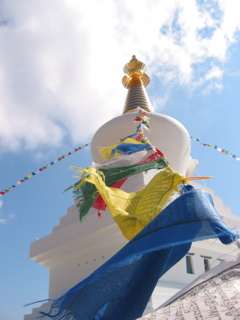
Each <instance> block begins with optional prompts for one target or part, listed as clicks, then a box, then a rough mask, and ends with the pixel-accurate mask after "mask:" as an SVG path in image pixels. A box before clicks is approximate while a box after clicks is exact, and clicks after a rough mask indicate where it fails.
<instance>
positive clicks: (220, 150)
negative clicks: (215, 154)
mask: <svg viewBox="0 0 240 320" xmlns="http://www.w3.org/2000/svg"><path fill="white" fill-rule="evenodd" d="M190 138H191V139H192V140H195V141H197V142H199V143H200V144H201V145H202V146H204V147H210V148H212V149H215V150H217V151H219V152H221V153H224V154H226V155H228V156H229V157H232V158H233V159H235V160H237V161H240V158H239V157H237V156H236V155H235V154H233V153H231V152H229V151H227V150H225V149H222V148H219V147H218V146H217V145H214V144H208V143H203V142H201V141H200V140H199V139H196V138H193V137H190Z"/></svg>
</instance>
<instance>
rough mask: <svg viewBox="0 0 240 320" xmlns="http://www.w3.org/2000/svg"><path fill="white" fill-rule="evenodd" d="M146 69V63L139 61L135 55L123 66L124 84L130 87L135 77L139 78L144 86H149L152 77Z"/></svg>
mask: <svg viewBox="0 0 240 320" xmlns="http://www.w3.org/2000/svg"><path fill="white" fill-rule="evenodd" d="M146 70H147V67H146V65H145V64H144V63H143V62H141V61H139V60H138V59H137V58H136V56H135V55H133V56H132V59H131V60H130V61H129V62H128V63H127V64H125V66H124V68H123V72H124V73H125V76H124V77H123V79H122V84H123V86H124V87H125V88H127V89H128V88H129V83H130V80H131V79H133V78H138V79H140V80H141V81H142V84H143V85H144V87H147V86H148V84H149V83H150V78H149V76H148V75H147V74H146V73H145V71H146Z"/></svg>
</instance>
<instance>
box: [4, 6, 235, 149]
mask: <svg viewBox="0 0 240 320" xmlns="http://www.w3.org/2000/svg"><path fill="white" fill-rule="evenodd" d="M239 11H240V3H239V1H238V0H235V1H234V0H232V1H229V0H217V1H216V0H212V1H211V0H209V1H201V0H199V1H188V0H180V1H179V0H169V1H156V0H155V1H151V2H149V1H147V0H143V1H138V0H133V1H127V0H120V1H119V0H115V1H114V0H103V1H97V0H90V1H86V2H79V1H77V0H63V1H58V0H53V1H51V2H49V1H47V0H36V1H30V0H21V1H19V0H11V1H7V0H5V1H3V2H2V8H1V17H0V45H1V53H0V145H1V149H2V150H6V151H8V150H18V149H19V148H26V149H35V148H36V147H38V148H39V147H40V146H43V145H44V146H48V147H51V146H59V145H61V143H62V141H63V140H64V138H65V137H70V138H71V139H72V141H73V143H79V142H80V141H81V142H86V141H87V140H88V139H89V137H91V135H92V134H93V133H94V132H95V130H96V128H98V127H99V126H100V125H101V124H102V123H103V122H104V121H106V120H107V119H110V118H112V117H113V116H115V115H119V113H120V112H121V110H122V107H123V104H124V97H125V94H126V91H125V89H124V88H123V87H121V84H120V82H121V78H122V76H123V73H122V67H123V65H124V64H125V63H126V62H128V61H129V60H130V58H131V55H132V54H136V55H137V57H138V58H139V59H141V60H142V61H144V62H145V63H146V64H147V66H148V69H149V74H150V75H151V74H153V73H154V74H155V75H156V76H157V77H159V78H161V79H164V81H165V83H166V84H167V83H169V84H170V83H171V84H172V83H173V82H178V83H181V84H182V85H185V86H189V87H191V86H196V85H200V86H204V85H205V84H206V83H209V81H210V80H211V86H212V87H216V86H217V87H218V88H220V87H221V78H222V76H223V70H222V65H223V64H224V62H225V61H226V60H227V57H228V49H229V47H230V46H231V45H232V44H233V43H235V42H236V41H237V38H236V34H237V31H238V30H239V28H240V20H239V18H238V12H239ZM206 61H207V63H205V62H206ZM209 68H210V69H209ZM211 68H212V69H211ZM214 68H215V69H214ZM159 70H160V71H159ZM197 79H198V80H199V79H201V81H197ZM207 86H208V85H207ZM208 87H209V86H208ZM157 99H158V97H155V100H156V101H157ZM160 99H161V101H162V97H161V98H160ZM87 142H88V141H87Z"/></svg>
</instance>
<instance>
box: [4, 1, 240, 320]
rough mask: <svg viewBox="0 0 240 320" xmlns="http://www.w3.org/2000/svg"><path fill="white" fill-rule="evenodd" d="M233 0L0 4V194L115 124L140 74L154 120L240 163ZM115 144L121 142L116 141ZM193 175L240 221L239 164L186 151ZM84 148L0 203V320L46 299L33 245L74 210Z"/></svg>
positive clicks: (199, 150) (44, 274) (239, 48)
mask: <svg viewBox="0 0 240 320" xmlns="http://www.w3.org/2000/svg"><path fill="white" fill-rule="evenodd" d="M239 11H240V2H239V1H238V0H205V1H204V0H201V1H200V0H199V1H195V0H168V1H165V0H131V1H127V0H101V1H97V0H88V1H81V0H80V1H79V0H78V1H77V0H52V1H47V0H1V3H0V191H2V190H4V189H6V188H8V187H9V186H11V185H14V184H16V182H17V181H19V180H20V179H23V178H24V177H26V176H27V174H29V173H32V172H37V171H38V169H39V168H42V167H43V166H45V165H47V164H49V163H51V162H52V161H54V160H56V159H58V158H59V157H61V156H62V155H64V154H66V153H68V152H72V151H73V150H74V148H77V147H79V146H82V145H85V144H89V143H90V142H91V139H92V136H93V134H94V132H95V131H96V130H97V129H98V128H99V127H100V126H101V125H103V124H104V123H105V122H106V121H108V120H110V119H112V118H113V117H115V116H118V115H121V113H122V110H123V105H124V101H125V98H126V94H127V90H126V89H125V88H124V87H123V86H122V85H121V79H122V77H123V75H124V74H123V66H124V65H125V64H126V63H127V62H128V61H129V60H130V59H131V57H132V55H133V54H134V55H136V56H137V58H138V59H139V60H141V61H143V62H144V63H145V64H146V65H147V68H148V69H147V74H148V75H149V76H150V78H151V83H150V85H149V86H148V88H147V92H148V95H149V98H150V100H151V102H152V104H153V106H154V110H155V112H158V113H162V114H166V115H169V116H171V117H173V118H175V119H177V120H178V121H180V122H181V123H182V124H183V125H184V126H185V127H186V129H187V130H188V132H189V134H190V135H191V136H192V137H194V138H197V139H199V140H200V141H201V142H203V143H206V144H213V145H217V147H218V148H221V149H224V150H227V151H229V153H233V154H235V155H236V156H237V157H240V144H239V140H240V139H239V138H240V133H239V119H240V108H239V101H240V90H239V88H240V86H239V83H240V59H239V57H240V19H239ZM119 138H122V137H119ZM191 155H192V157H193V158H195V159H198V160H199V163H200V164H199V167H198V169H197V172H196V175H198V176H212V177H213V178H212V179H210V180H207V181H205V182H203V183H204V184H205V185H206V186H208V187H210V188H212V189H214V192H215V194H216V195H217V196H219V197H220V198H222V200H223V202H224V204H225V205H226V206H228V207H230V208H231V209H232V213H233V214H234V215H237V216H239V217H240V205H239V199H238V193H239V192H238V188H239V185H238V182H239V179H240V161H237V160H236V159H234V158H232V157H230V156H229V155H227V154H224V153H221V152H219V151H217V150H215V149H213V148H210V147H208V146H203V145H201V144H200V143H199V142H197V141H195V140H192V151H191ZM91 161H92V160H91V152H90V147H89V146H86V147H85V148H83V149H81V150H79V151H78V152H75V153H73V154H72V155H70V156H68V157H66V158H64V159H62V160H61V161H57V162H56V163H55V164H54V165H52V166H51V167H49V168H47V169H46V170H44V171H42V172H40V173H39V174H36V175H35V176H34V177H33V178H31V179H28V180H27V181H25V182H24V183H22V184H20V185H17V187H16V188H14V189H13V190H12V191H9V192H8V193H7V194H5V195H3V196H2V197H0V257H1V263H0V274H1V276H0V310H1V319H3V320H5V319H6V320H19V319H23V315H24V314H28V313H30V312H31V309H32V307H26V308H24V307H23V305H24V304H26V303H30V302H34V301H36V300H42V299H45V298H47V297H48V279H49V273H48V270H47V269H45V268H44V267H43V266H40V265H36V263H35V261H32V260H29V249H30V243H31V242H33V241H35V239H36V238H41V237H44V236H46V235H47V234H49V233H51V230H52V228H53V227H54V226H56V225H58V224H59V219H60V218H61V217H62V216H64V215H65V214H66V212H67V208H68V207H69V206H71V205H72V204H73V197H72V194H71V192H63V191H64V190H65V189H66V188H67V187H68V186H70V185H71V184H73V183H74V182H75V178H74V177H73V175H74V172H72V170H71V169H70V166H71V165H73V166H77V167H82V168H85V167H86V166H88V165H91Z"/></svg>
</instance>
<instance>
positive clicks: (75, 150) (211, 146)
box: [0, 136, 240, 197]
mask: <svg viewBox="0 0 240 320" xmlns="http://www.w3.org/2000/svg"><path fill="white" fill-rule="evenodd" d="M190 138H191V139H192V140H195V141H197V142H199V143H200V144H201V145H202V146H204V147H210V148H212V149H215V150H217V151H219V152H221V153H224V154H226V155H228V156H229V157H232V158H233V159H235V160H237V161H240V158H239V157H237V156H236V155H235V154H233V153H231V152H228V151H227V150H225V149H222V148H219V147H218V146H217V145H214V144H208V143H203V142H201V141H200V140H199V139H197V138H194V137H191V136H190ZM89 144H91V143H87V144H85V145H83V146H81V147H78V148H75V149H74V150H73V151H72V152H68V153H66V154H64V155H63V156H61V157H59V158H57V159H56V160H54V161H52V162H50V163H49V164H47V165H45V166H43V167H41V168H40V169H38V171H36V172H32V173H29V174H27V175H26V176H25V177H23V178H22V179H21V180H19V181H17V182H16V184H13V185H12V186H11V187H8V188H6V189H4V190H3V191H0V197H2V196H3V195H5V194H6V193H8V192H9V191H11V190H13V189H14V188H16V187H17V186H18V185H20V184H22V183H23V182H25V181H27V180H28V179H30V178H32V177H34V176H35V175H36V174H38V173H40V172H42V171H43V170H45V169H47V168H49V167H51V166H52V165H54V164H55V163H57V162H59V161H61V160H62V159H65V158H66V157H68V156H70V155H71V154H73V153H75V152H77V151H79V150H81V149H83V148H85V147H87V146H89Z"/></svg>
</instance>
